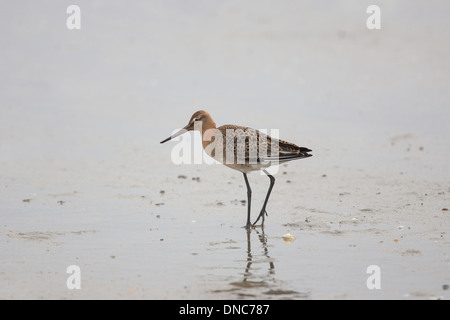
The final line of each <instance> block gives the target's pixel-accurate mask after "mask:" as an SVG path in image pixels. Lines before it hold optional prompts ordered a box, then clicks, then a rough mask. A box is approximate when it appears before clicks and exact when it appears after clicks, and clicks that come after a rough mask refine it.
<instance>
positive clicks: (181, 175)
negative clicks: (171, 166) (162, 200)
mask: <svg viewBox="0 0 450 320" xmlns="http://www.w3.org/2000/svg"><path fill="white" fill-rule="evenodd" d="M178 179H187V176H185V175H183V174H180V175H178Z"/></svg>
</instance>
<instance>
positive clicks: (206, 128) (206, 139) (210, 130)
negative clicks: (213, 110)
mask: <svg viewBox="0 0 450 320" xmlns="http://www.w3.org/2000/svg"><path fill="white" fill-rule="evenodd" d="M214 129H216V124H215V122H214V121H213V119H211V118H210V117H209V118H208V119H206V120H204V121H203V123H202V144H203V148H206V147H207V146H208V145H209V144H210V143H211V142H213V141H214V135H215V132H216V130H214Z"/></svg>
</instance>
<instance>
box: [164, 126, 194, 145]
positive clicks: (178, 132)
mask: <svg viewBox="0 0 450 320" xmlns="http://www.w3.org/2000/svg"><path fill="white" fill-rule="evenodd" d="M186 127H187V126H186ZM186 127H184V128H183V129H181V130H180V131H177V132H175V133H174V134H173V135H171V136H170V137H168V138H167V139H164V140H163V141H161V142H160V143H164V142H167V141H169V140H172V139H173V138H176V137H178V136H181V135H182V134H183V133H186V132H188V130H187V129H186Z"/></svg>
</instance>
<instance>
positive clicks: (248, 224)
mask: <svg viewBox="0 0 450 320" xmlns="http://www.w3.org/2000/svg"><path fill="white" fill-rule="evenodd" d="M244 180H245V184H246V185H247V224H246V225H245V228H247V229H248V228H250V227H251V226H252V224H251V223H250V208H251V204H252V189H251V188H250V184H249V183H248V179H247V174H246V173H244Z"/></svg>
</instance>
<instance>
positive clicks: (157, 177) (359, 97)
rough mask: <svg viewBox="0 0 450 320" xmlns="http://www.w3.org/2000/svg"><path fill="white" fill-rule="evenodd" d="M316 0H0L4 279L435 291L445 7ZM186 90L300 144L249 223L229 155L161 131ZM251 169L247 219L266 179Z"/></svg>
mask: <svg viewBox="0 0 450 320" xmlns="http://www.w3.org/2000/svg"><path fill="white" fill-rule="evenodd" d="M183 3H184V2H183ZM332 3H333V4H331V2H330V6H331V7H330V8H331V9H332V10H331V9H330V10H329V11H327V12H324V11H323V10H322V5H321V6H319V5H318V4H315V3H314V2H313V1H311V2H305V3H302V4H293V3H291V2H286V3H283V4H280V5H279V6H277V7H273V6H272V7H271V6H270V5H269V4H260V2H252V1H249V2H246V3H245V4H243V3H241V2H237V1H230V2H226V3H223V4H220V5H219V4H209V5H206V6H203V5H202V6H200V5H199V4H198V3H197V2H195V1H194V2H191V3H190V4H189V5H187V4H178V3H173V4H170V5H168V4H167V3H166V2H164V1H161V2H159V1H155V2H151V3H148V4H142V3H139V4H137V3H136V4H135V5H130V4H128V5H125V4H121V5H119V4H108V3H104V4H100V2H98V3H97V4H95V5H94V4H90V3H89V2H83V1H81V2H80V3H79V5H80V7H81V9H82V29H81V30H78V31H69V30H67V28H66V27H65V19H66V17H67V14H66V13H65V9H66V7H65V6H64V5H55V3H54V2H52V1H48V2H45V1H43V2H42V3H39V4H34V3H33V4H27V5H20V4H10V5H9V7H8V10H7V11H8V15H7V17H5V19H3V21H2V22H1V23H2V24H4V25H2V28H0V30H1V31H0V33H1V34H2V39H5V43H7V46H6V49H5V50H4V51H3V52H1V53H0V55H1V60H0V61H2V64H1V67H2V72H1V74H0V83H1V86H0V101H1V106H0V108H1V110H2V116H1V117H0V166H1V168H2V169H1V170H0V211H1V221H0V257H1V261H2V263H1V265H0V298H1V299H35V298H37V299H101V298H106V299H359V298H361V299H448V298H449V289H448V286H449V284H450V273H449V271H450V254H449V252H450V250H449V249H450V241H449V234H448V230H449V227H450V213H449V211H448V209H449V208H450V196H449V195H450V183H449V182H450V176H449V172H450V166H449V161H448V159H449V157H450V149H449V148H448V147H447V146H448V145H450V138H449V135H448V133H447V131H448V130H447V127H448V119H450V111H449V110H450V109H449V108H448V103H449V100H450V99H449V98H450V95H449V93H448V90H447V87H448V83H449V81H450V77H449V71H450V62H449V61H450V59H449V54H448V52H449V50H448V49H449V45H448V43H449V42H448V36H449V34H448V30H449V28H448V27H449V26H448V24H449V22H448V13H450V8H449V6H448V5H444V4H441V3H440V2H437V1H436V2H434V1H432V2H427V4H426V5H425V4H423V5H419V4H409V3H408V2H407V1H400V2H396V4H392V3H389V2H381V3H380V7H381V8H382V17H383V18H382V19H383V20H382V29H381V30H378V31H370V30H367V28H366V27H365V19H366V17H367V14H366V13H365V9H366V8H367V6H368V5H369V4H371V3H367V4H365V3H360V2H358V5H354V3H353V2H352V1H339V2H332ZM338 3H339V4H338ZM405 7H408V10H404V8H405ZM169 21H170V22H169ZM6 26H8V27H6ZM197 109H205V110H208V111H209V112H210V114H211V115H212V116H213V118H214V120H215V121H216V123H217V124H218V125H222V124H226V123H233V124H237V125H248V126H251V127H254V128H257V129H261V128H266V129H280V138H282V139H284V140H287V141H292V142H294V143H297V144H300V145H303V146H305V147H308V148H310V149H312V150H313V155H314V156H313V157H312V158H309V159H305V160H301V161H297V162H292V163H289V164H287V165H283V166H280V168H279V170H278V173H277V174H276V175H275V177H276V183H275V187H274V190H273V193H272V196H271V199H270V202H269V205H268V208H267V210H268V214H269V216H268V217H267V219H266V226H265V228H264V230H262V229H261V228H256V229H254V230H251V231H250V232H247V231H246V230H245V229H243V228H242V226H243V225H244V224H245V219H246V203H245V200H246V188H245V183H244V180H243V178H242V174H240V173H239V172H236V171H233V170H230V169H228V168H225V167H223V166H219V165H207V164H197V165H194V164H191V165H189V164H185V165H175V164H174V163H173V162H172V161H171V152H172V148H173V147H174V146H175V145H176V144H177V142H171V143H166V144H164V145H160V144H159V141H161V140H162V139H164V138H165V137H167V136H168V135H169V134H170V133H172V131H173V130H174V129H176V128H179V127H182V126H184V125H185V124H186V123H187V121H188V120H189V117H190V116H191V114H192V113H193V112H194V111H196V110H197ZM193 140H194V142H196V143H197V142H198V137H195V138H194V139H193ZM249 179H250V183H251V185H252V189H253V202H252V206H253V216H252V217H253V219H255V218H256V216H257V214H258V212H259V211H258V209H259V208H260V206H261V205H262V202H263V199H264V196H265V192H266V190H267V187H268V184H269V179H267V177H265V176H262V175H259V174H258V173H252V174H250V175H249ZM286 233H291V234H292V235H294V236H295V240H294V241H291V242H287V241H285V240H284V239H283V238H282V237H283V235H285V234H286ZM70 265H78V266H79V267H80V270H81V289H80V290H69V289H68V288H67V286H66V280H67V278H68V277H69V274H67V273H66V269H67V267H68V266H70ZM371 265H376V266H379V268H380V270H381V278H380V279H381V289H373V290H369V289H368V287H367V284H366V283H367V279H368V277H369V276H370V274H368V273H367V268H368V267H369V266H371Z"/></svg>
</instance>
